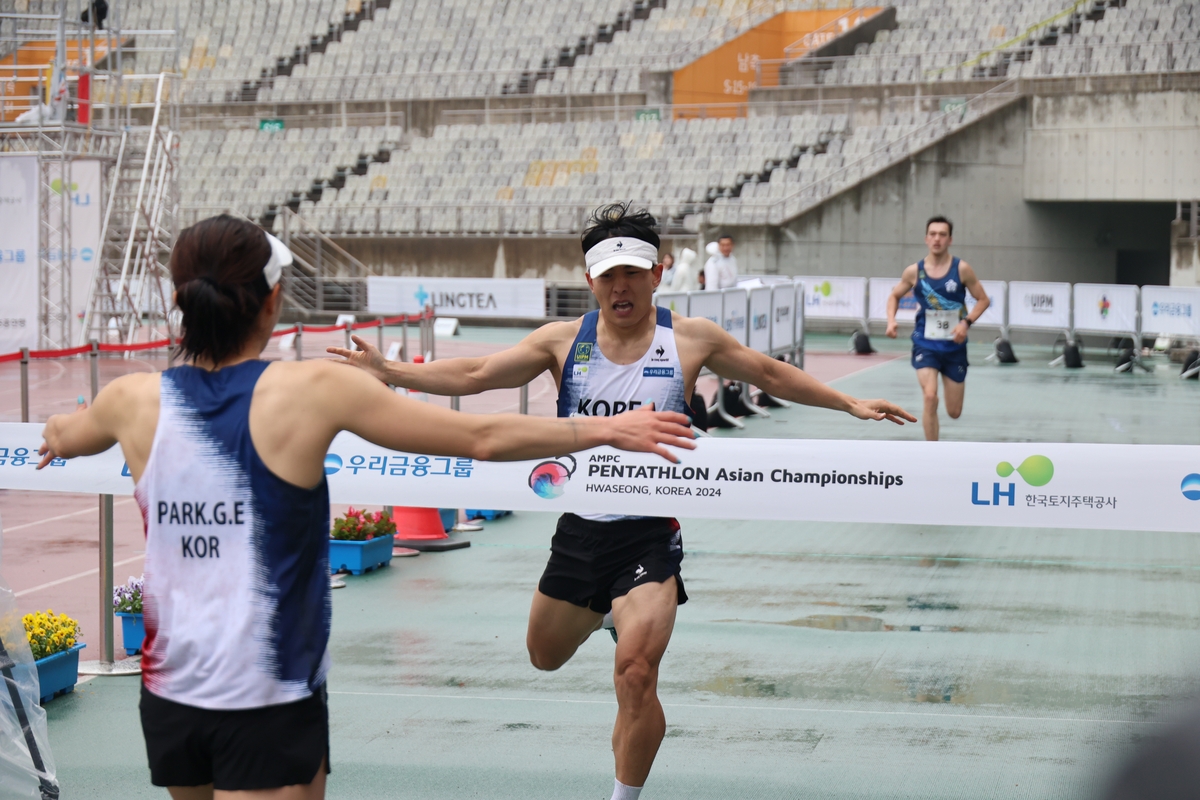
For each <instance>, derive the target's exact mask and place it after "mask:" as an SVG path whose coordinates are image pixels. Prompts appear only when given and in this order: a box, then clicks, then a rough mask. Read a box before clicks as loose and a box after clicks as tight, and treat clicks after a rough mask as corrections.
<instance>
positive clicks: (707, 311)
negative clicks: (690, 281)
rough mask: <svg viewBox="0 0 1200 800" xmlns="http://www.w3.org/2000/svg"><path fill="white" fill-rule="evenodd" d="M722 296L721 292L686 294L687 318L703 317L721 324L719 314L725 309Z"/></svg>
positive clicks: (721, 319)
mask: <svg viewBox="0 0 1200 800" xmlns="http://www.w3.org/2000/svg"><path fill="white" fill-rule="evenodd" d="M724 300H725V298H724V295H723V294H722V293H721V292H705V291H700V292H691V293H689V294H688V316H689V317H703V318H704V319H708V320H712V321H713V322H715V323H717V324H718V325H721V324H722V321H723V318H722V316H721V312H722V310H723V309H724V307H725V303H724Z"/></svg>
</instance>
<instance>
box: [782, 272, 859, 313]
mask: <svg viewBox="0 0 1200 800" xmlns="http://www.w3.org/2000/svg"><path fill="white" fill-rule="evenodd" d="M799 280H802V281H804V285H805V293H804V313H805V315H806V316H808V317H813V318H816V319H854V320H861V319H863V318H864V317H865V316H866V308H864V305H865V304H866V300H867V279H866V278H829V277H802V278H800V279H799Z"/></svg>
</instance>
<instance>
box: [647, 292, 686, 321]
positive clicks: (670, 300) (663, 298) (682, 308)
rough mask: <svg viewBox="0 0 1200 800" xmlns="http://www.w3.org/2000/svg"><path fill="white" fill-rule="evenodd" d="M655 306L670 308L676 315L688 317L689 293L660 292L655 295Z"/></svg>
mask: <svg viewBox="0 0 1200 800" xmlns="http://www.w3.org/2000/svg"><path fill="white" fill-rule="evenodd" d="M654 304H655V305H657V306H662V307H663V308H669V309H671V310H672V311H674V312H675V313H676V314H680V315H682V316H685V317H686V316H688V295H687V292H659V293H658V294H656V295H654Z"/></svg>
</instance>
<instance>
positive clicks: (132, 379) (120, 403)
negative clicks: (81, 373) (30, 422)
mask: <svg viewBox="0 0 1200 800" xmlns="http://www.w3.org/2000/svg"><path fill="white" fill-rule="evenodd" d="M156 380H158V376H157V375H154V374H148V373H137V374H132V375H123V376H121V377H120V378H117V379H116V380H114V381H113V382H112V383H110V384H108V385H107V386H105V387H104V388H103V389H101V390H100V393H99V394H97V395H96V400H95V402H93V403H92V405H91V407H85V406H80V407H79V408H78V409H77V410H76V411H75V413H73V414H55V415H54V416H52V417H50V419H48V420H47V421H46V427H45V428H44V429H43V430H42V439H43V440H44V442H43V444H42V446H41V448H40V449H39V450H38V453H39V454H41V456H42V459H41V462H40V463H39V464H38V469H41V468H42V467H44V466H46V465H47V464H49V463H50V461H51V460H52V459H54V458H75V457H77V456H91V455H95V454H97V453H103V452H104V451H105V450H108V449H109V448H110V447H112V446H113V445H114V444H116V443H117V439H118V437H119V436H120V435H121V432H122V430H123V428H124V427H125V426H127V425H128V424H129V422H130V421H131V419H132V418H134V417H136V415H137V413H138V408H139V407H140V406H139V404H138V403H137V399H136V397H137V391H136V389H137V387H138V385H139V384H141V383H144V382H147V381H156Z"/></svg>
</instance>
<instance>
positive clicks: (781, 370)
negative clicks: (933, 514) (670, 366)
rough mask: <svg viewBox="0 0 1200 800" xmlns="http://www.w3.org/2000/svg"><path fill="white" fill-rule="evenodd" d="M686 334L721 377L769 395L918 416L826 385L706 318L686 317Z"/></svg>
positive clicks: (874, 415) (899, 418)
mask: <svg viewBox="0 0 1200 800" xmlns="http://www.w3.org/2000/svg"><path fill="white" fill-rule="evenodd" d="M684 324H685V325H686V326H687V328H688V329H689V330H688V332H689V335H693V336H696V338H697V339H699V340H700V342H701V345H702V346H705V347H707V348H709V355H708V358H707V359H706V360H705V362H704V365H705V366H707V367H708V368H709V369H710V370H712V371H713V372H715V373H716V374H717V375H720V376H721V377H723V378H729V379H730V380H735V381H743V382H745V383H750V384H753V385H755V386H757V387H758V388H760V389H762V390H763V391H764V392H766V393H767V394H769V395H771V396H772V397H778V398H781V399H784V400H791V401H794V402H797V403H803V404H804V405H807V406H817V407H818V408H831V409H834V410H835V411H845V412H846V413H847V414H851V415H852V416H855V417H858V418H859V419H887V420H891V421H892V422H894V423H896V424H897V425H903V424H904V421H905V420H907V421H908V422H916V421H917V418H916V417H914V416H913V415H912V414H909V413H908V412H907V411H905V410H904V409H903V408H901V407H900V406H898V405H896V404H895V403H891V402H888V401H887V400H859V399H858V398H856V397H851V396H850V395H848V394H844V393H842V392H839V391H838V390H837V389H834V388H833V387H831V386H827V385H825V384H823V383H821V382H820V381H818V380H817V379H816V378H814V377H812V376H811V375H809V374H808V373H807V372H805V371H804V370H801V369H798V368H796V367H793V366H792V365H791V364H785V363H783V362H782V361H776V360H775V359H773V358H771V357H770V356H767V355H764V354H763V353H759V352H758V351H756V350H751V349H750V348H749V347H746V346H745V345H743V344H741V343H740V342H738V341H737V340H736V339H734V338H733V337H732V336H730V335H729V334H728V333H726V332H725V331H724V330H722V329H721V328H720V327H718V326H717V325H716V324H715V323H713V322H711V321H710V320H707V319H698V318H693V319H688V320H686V322H684Z"/></svg>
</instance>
